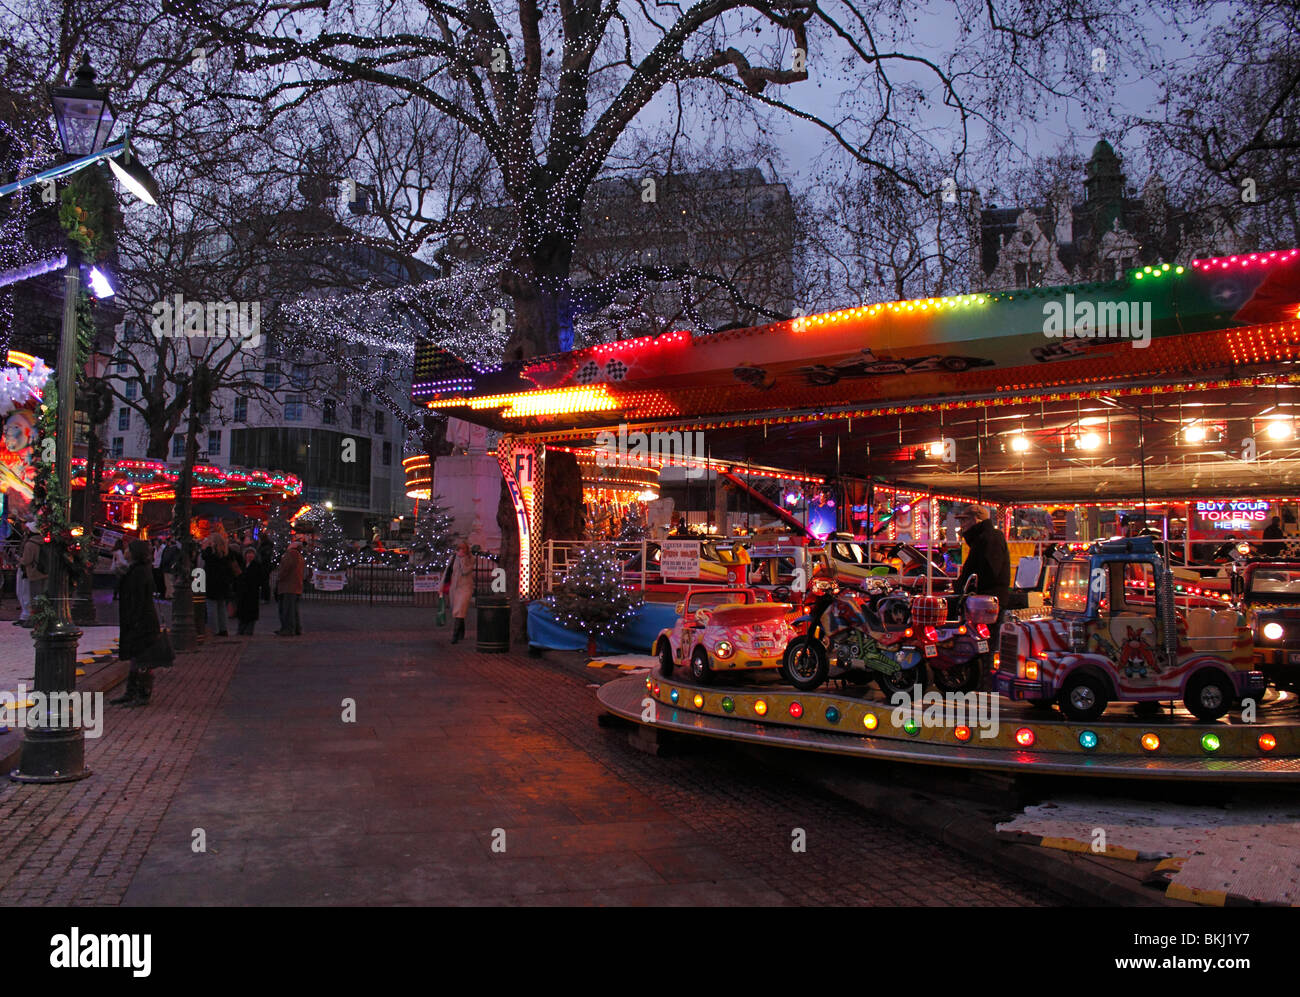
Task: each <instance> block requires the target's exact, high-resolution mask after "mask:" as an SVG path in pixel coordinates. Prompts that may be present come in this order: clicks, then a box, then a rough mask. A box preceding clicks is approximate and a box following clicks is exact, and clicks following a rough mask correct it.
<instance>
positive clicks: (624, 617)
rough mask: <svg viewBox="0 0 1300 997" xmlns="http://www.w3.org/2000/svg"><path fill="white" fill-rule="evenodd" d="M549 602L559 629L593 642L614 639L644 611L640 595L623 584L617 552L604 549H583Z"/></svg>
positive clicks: (621, 567) (621, 569) (620, 563)
mask: <svg viewBox="0 0 1300 997" xmlns="http://www.w3.org/2000/svg"><path fill="white" fill-rule="evenodd" d="M548 599H549V605H550V608H551V612H552V614H553V615H554V616H555V619H556V622H557V623H559V624H560V626H562V627H564V628H565V629H566V630H573V631H576V632H578V633H584V634H586V635H587V636H588V637H590V638H592V639H595V638H598V637H612V636H614V635H615V634H617V633H618V632H619V631H621V630H622V629H623V628H624V627H625V626H627V624H628V623H629V622H630V621H631V620H632V619H634V618H635V617H636V614H637V612H638V611H639V610H640V608H641V596H640V595H633V593H632V592H630V591H628V589H627V588H626V587H625V586H624V584H623V566H622V562H621V561H620V559H619V557H618V555H617V553H616V552H615V551H613V550H611V549H609V548H602V547H586V548H584V549H583V550H582V551H581V553H579V554H578V558H577V560H576V561H575V562H574V564H573V566H572V567H571V568H570V569H569V570H568V572H567V573H566V574H565V576H564V581H563V582H561V583H560V584H559V585H558V586H557V587H556V588H555V590H554V591H553V592H552V593H551V595H550V596H549V597H548Z"/></svg>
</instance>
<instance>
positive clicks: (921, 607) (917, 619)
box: [912, 595, 948, 629]
mask: <svg viewBox="0 0 1300 997" xmlns="http://www.w3.org/2000/svg"><path fill="white" fill-rule="evenodd" d="M947 617H948V602H947V600H946V599H944V597H943V596H941V595H914V596H912V626H914V627H916V628H918V629H921V628H924V627H938V626H942V625H943V622H944V620H945V619H947Z"/></svg>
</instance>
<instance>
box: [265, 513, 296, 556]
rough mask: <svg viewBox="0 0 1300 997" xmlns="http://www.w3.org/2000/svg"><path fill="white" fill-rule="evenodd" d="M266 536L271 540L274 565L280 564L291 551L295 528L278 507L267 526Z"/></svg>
mask: <svg viewBox="0 0 1300 997" xmlns="http://www.w3.org/2000/svg"><path fill="white" fill-rule="evenodd" d="M265 532H266V535H267V536H268V537H269V538H270V540H271V557H272V559H273V560H272V563H274V564H279V563H280V558H282V557H284V552H285V551H286V550H288V549H289V540H290V539H291V538H292V536H293V527H291V526H290V525H289V520H287V519H285V518H284V512H283V511H282V510H281V509H280V508H279V507H278V506H277V507H276V510H275V511H274V512H273V513H271V518H270V520H269V521H268V522H267V524H266V531H265ZM268 567H269V566H268Z"/></svg>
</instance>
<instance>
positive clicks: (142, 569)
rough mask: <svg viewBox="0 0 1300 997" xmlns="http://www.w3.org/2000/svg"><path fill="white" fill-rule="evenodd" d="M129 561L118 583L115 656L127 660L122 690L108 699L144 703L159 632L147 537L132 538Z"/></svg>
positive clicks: (150, 686) (150, 687) (150, 684)
mask: <svg viewBox="0 0 1300 997" xmlns="http://www.w3.org/2000/svg"><path fill="white" fill-rule="evenodd" d="M128 551H129V564H130V567H128V568H127V570H126V574H125V575H123V576H122V583H121V585H120V587H119V589H120V591H119V602H120V604H121V608H120V609H119V610H118V627H119V630H118V639H117V656H118V657H119V658H122V659H123V660H125V661H130V662H131V670H130V671H129V672H128V673H127V676H126V692H124V693H123V694H122V695H121V696H119V697H118V698H117V699H110V700H109V702H110V703H115V704H120V705H122V706H147V705H148V704H149V697H150V696H151V695H152V694H153V671H152V667H153V666H152V664H151V663H150V660H151V659H150V656H151V655H152V654H153V653H154V652H155V645H156V644H157V643H158V641H159V638H160V636H161V634H162V628H161V627H160V626H159V623H158V609H157V607H156V606H154V601H153V593H154V587H153V551H152V550H151V549H150V547H149V542H148V541H147V540H132V541H131V545H130V547H129V548H128Z"/></svg>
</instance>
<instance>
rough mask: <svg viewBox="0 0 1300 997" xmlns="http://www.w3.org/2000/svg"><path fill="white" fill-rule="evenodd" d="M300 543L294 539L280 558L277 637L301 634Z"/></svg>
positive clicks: (301, 573)
mask: <svg viewBox="0 0 1300 997" xmlns="http://www.w3.org/2000/svg"><path fill="white" fill-rule="evenodd" d="M305 567H306V566H305V565H304V563H303V560H302V544H301V543H300V542H299V541H297V540H295V541H293V542H292V543H291V544H289V549H288V550H286V551H285V552H284V557H282V558H280V578H279V581H278V582H277V585H276V590H277V592H278V593H279V596H280V629H279V630H277V631H275V635H276V636H277V637H297V636H300V635H301V634H302V621H301V620H300V619H299V618H298V600H299V599H300V598H302V581H303V572H304V568H305Z"/></svg>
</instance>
